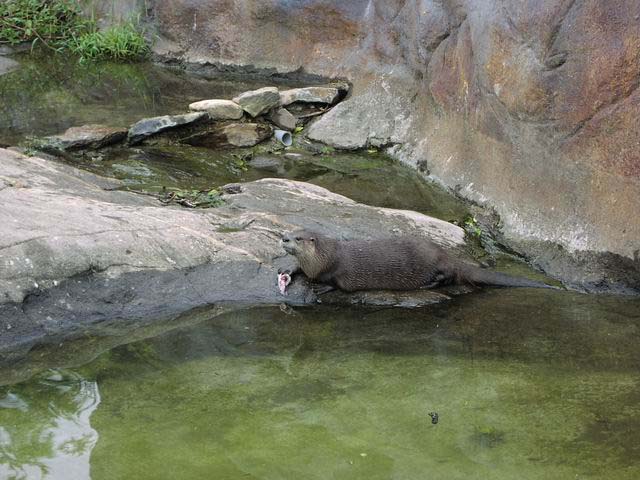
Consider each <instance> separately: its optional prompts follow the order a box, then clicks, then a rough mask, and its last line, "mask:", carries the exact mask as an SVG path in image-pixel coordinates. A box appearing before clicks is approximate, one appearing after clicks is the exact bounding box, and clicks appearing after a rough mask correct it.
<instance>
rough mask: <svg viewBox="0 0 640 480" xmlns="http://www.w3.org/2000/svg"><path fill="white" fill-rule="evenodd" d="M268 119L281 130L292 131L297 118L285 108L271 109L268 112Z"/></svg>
mask: <svg viewBox="0 0 640 480" xmlns="http://www.w3.org/2000/svg"><path fill="white" fill-rule="evenodd" d="M269 120H270V121H271V122H273V123H274V124H275V125H277V126H278V127H280V128H282V129H283V130H289V131H292V130H294V129H295V128H296V124H297V123H298V119H297V118H296V117H295V116H293V115H292V114H291V112H289V110H287V109H286V108H278V109H273V110H271V112H269Z"/></svg>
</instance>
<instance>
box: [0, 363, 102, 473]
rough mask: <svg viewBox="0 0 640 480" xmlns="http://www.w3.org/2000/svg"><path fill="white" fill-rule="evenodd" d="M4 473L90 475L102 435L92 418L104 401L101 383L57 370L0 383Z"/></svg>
mask: <svg viewBox="0 0 640 480" xmlns="http://www.w3.org/2000/svg"><path fill="white" fill-rule="evenodd" d="M0 397H2V398H0V478H3V479H4V478H7V479H9V478H10V479H20V480H22V479H25V480H26V479H28V480H32V479H33V480H35V479H50V480H56V479H61V480H62V479H65V480H66V479H76V478H78V479H81V478H90V474H89V471H90V464H89V459H90V455H91V451H92V450H93V447H94V446H95V444H96V442H97V440H98V432H96V431H95V430H94V429H93V428H92V427H91V423H90V418H91V414H92V413H93V412H94V411H95V409H96V408H97V407H98V405H99V404H100V393H99V391H98V385H97V383H96V382H92V381H87V380H85V379H83V378H82V377H81V376H80V375H79V374H77V373H74V372H71V371H68V370H51V371H49V372H47V373H46V374H44V375H40V376H39V377H37V378H36V379H33V380H32V381H31V382H29V383H23V384H19V385H14V386H11V387H2V388H0Z"/></svg>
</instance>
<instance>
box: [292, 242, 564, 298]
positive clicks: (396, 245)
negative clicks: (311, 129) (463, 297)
mask: <svg viewBox="0 0 640 480" xmlns="http://www.w3.org/2000/svg"><path fill="white" fill-rule="evenodd" d="M282 246H283V248H284V249H285V251H286V252H287V253H290V254H291V255H294V256H295V257H296V259H297V260H298V264H299V265H298V266H299V269H298V270H296V271H300V270H301V271H302V272H303V273H304V274H305V275H306V276H307V277H309V278H310V279H311V280H313V281H315V282H319V283H323V284H327V288H326V289H324V290H323V291H322V292H320V293H324V292H326V291H329V290H331V289H333V288H335V287H337V288H339V289H341V290H345V291H347V292H355V291H358V290H417V289H421V288H434V287H439V286H444V285H451V284H469V285H490V286H499V287H532V288H553V289H555V288H557V287H553V286H551V285H547V284H545V283H542V282H537V281H535V280H529V279H527V278H521V277H514V276H511V275H506V274H504V273H500V272H494V271H491V270H485V269H482V268H480V267H477V266H474V265H470V264H467V263H465V262H463V261H461V260H458V259H456V258H454V257H452V256H451V255H449V254H448V253H447V252H446V251H445V250H444V249H442V248H441V247H439V246H438V245H436V244H435V243H433V242H431V241H430V240H427V239H423V238H421V239H417V238H413V237H410V236H404V237H388V238H381V239H376V240H348V241H346V240H336V239H334V238H330V237H327V236H324V235H322V234H319V233H317V232H311V231H307V230H298V231H295V232H293V233H288V234H285V235H283V237H282ZM285 273H287V274H291V273H295V272H290V271H287V272H285Z"/></svg>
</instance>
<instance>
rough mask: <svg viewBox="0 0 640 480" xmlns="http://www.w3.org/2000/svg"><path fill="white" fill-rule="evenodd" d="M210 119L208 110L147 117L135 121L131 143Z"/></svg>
mask: <svg viewBox="0 0 640 480" xmlns="http://www.w3.org/2000/svg"><path fill="white" fill-rule="evenodd" d="M208 120H209V115H208V114H207V112H196V113H186V114H184V115H163V116H160V117H153V118H145V119H143V120H140V121H139V122H136V123H134V124H133V125H132V126H131V128H130V129H129V133H128V138H129V143H130V144H131V145H135V144H137V143H140V142H142V141H143V140H144V139H146V138H148V137H151V136H153V135H156V134H158V133H161V132H165V131H168V130H173V129H176V128H179V127H185V126H188V125H193V124H195V123H199V122H202V123H204V122H206V121H208Z"/></svg>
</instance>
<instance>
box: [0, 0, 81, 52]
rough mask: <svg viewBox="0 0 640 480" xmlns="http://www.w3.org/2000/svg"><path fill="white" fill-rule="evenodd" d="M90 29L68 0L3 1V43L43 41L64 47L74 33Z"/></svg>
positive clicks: (0, 14) (0, 18) (0, 13)
mask: <svg viewBox="0 0 640 480" xmlns="http://www.w3.org/2000/svg"><path fill="white" fill-rule="evenodd" d="M88 29H89V22H88V21H86V20H83V19H82V17H81V15H80V9H79V7H78V5H77V4H76V3H72V2H70V1H67V0H3V1H2V2H0V43H8V44H11V45H16V44H18V43H22V42H33V43H34V44H35V43H37V42H40V43H42V44H44V45H45V46H47V47H49V48H53V49H59V48H62V47H64V45H65V42H67V41H68V40H69V38H71V37H72V36H73V35H78V34H81V33H82V32H85V31H87V30H88Z"/></svg>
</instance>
